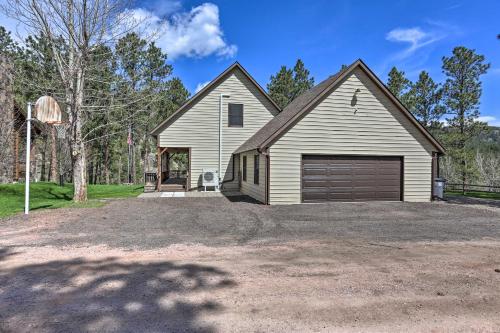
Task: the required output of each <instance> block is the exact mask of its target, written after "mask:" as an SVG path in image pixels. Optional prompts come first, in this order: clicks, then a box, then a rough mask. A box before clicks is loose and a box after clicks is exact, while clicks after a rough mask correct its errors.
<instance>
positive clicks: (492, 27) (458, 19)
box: [0, 0, 500, 126]
mask: <svg viewBox="0 0 500 333" xmlns="http://www.w3.org/2000/svg"><path fill="white" fill-rule="evenodd" d="M0 2H4V0H0ZM498 13H500V1H498V0H496V1H495V0H489V1H481V0H476V1H465V0H444V1H437V0H435V1H429V0H419V1H410V0H399V1H397V0H392V1H363V0H358V1H349V0H330V1H322V0H309V1H296V0H288V1H260V0H254V1H236V0H222V1H211V2H203V1H192V0H186V1H183V0H136V2H135V3H134V6H133V7H132V8H130V9H129V13H128V14H130V15H133V16H137V17H145V16H147V17H148V20H149V23H150V25H149V26H150V27H152V28H158V29H159V30H160V34H159V35H158V39H157V44H158V45H159V46H161V47H162V48H163V49H164V50H165V51H167V52H168V53H169V56H170V61H171V62H172V64H173V65H174V74H175V75H176V76H179V77H180V78H181V79H182V80H183V82H184V83H185V85H186V86H187V88H188V89H189V90H190V91H191V92H194V91H195V90H196V88H197V87H199V86H201V85H202V84H204V83H206V82H208V81H210V80H211V79H213V78H214V77H216V76H217V75H218V74H219V73H220V72H221V71H223V70H224V69H225V68H226V67H228V66H229V65H230V64H231V63H233V62H234V61H236V60H237V61H239V62H240V63H241V64H242V65H243V66H244V67H245V68H246V69H247V70H248V71H249V72H250V74H251V75H252V76H254V78H255V79H256V80H257V81H258V82H259V83H260V84H261V85H262V86H264V87H265V85H266V83H267V82H268V80H269V76H270V75H271V74H274V73H275V72H276V71H278V70H279V68H280V66H281V65H287V66H293V65H294V63H295V61H296V59H297V58H301V59H302V60H303V61H304V62H305V64H306V67H308V68H309V69H310V70H311V73H312V75H313V76H314V77H315V79H316V82H319V81H321V80H323V79H324V78H326V77H327V76H329V75H331V74H333V73H335V72H336V71H337V70H338V69H339V68H340V66H341V64H350V63H351V62H353V61H354V60H356V59H357V58H362V59H363V60H364V61H365V62H366V63H367V64H368V66H370V67H371V68H372V69H373V70H374V71H375V73H376V74H377V75H379V76H380V77H381V78H382V79H383V80H384V81H386V78H387V72H388V71H389V70H390V68H391V67H392V66H397V67H398V68H400V69H402V70H404V71H405V72H406V73H407V75H408V77H409V78H410V79H412V80H415V79H416V78H417V76H418V73H419V72H420V71H421V70H426V71H428V72H430V74H431V76H432V77H433V78H434V79H435V80H437V81H441V80H442V79H443V75H442V73H441V58H442V56H445V55H450V54H451V51H452V49H453V47H455V46H458V45H463V46H466V47H469V48H474V49H476V50H477V52H478V53H481V54H484V55H485V56H486V59H487V61H488V62H490V63H491V69H490V70H489V73H488V74H487V75H485V76H484V77H483V78H482V79H483V96H482V98H481V107H480V109H481V114H482V116H483V117H484V118H482V119H483V120H488V121H489V122H490V124H494V125H497V126H500V98H499V95H500V40H497V39H496V35H497V34H499V33H500V23H499V22H500V21H499V19H498ZM2 23H3V24H4V25H6V26H7V27H8V28H9V27H12V23H11V22H9V21H7V20H5V19H3V18H2Z"/></svg>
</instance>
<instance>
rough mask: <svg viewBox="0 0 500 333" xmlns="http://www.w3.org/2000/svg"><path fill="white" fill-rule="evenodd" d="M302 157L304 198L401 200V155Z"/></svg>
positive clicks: (309, 199) (319, 200) (308, 200)
mask: <svg viewBox="0 0 500 333" xmlns="http://www.w3.org/2000/svg"><path fill="white" fill-rule="evenodd" d="M302 161H303V162H302V200H303V201H304V202H324V201H369V200H385V201H387V200H390V201H398V200H401V184H402V174H401V172H402V171H401V170H402V168H401V166H402V160H401V158H400V157H379V156H376V157H375V156H327V155H321V156H314V155H305V156H303V160H302Z"/></svg>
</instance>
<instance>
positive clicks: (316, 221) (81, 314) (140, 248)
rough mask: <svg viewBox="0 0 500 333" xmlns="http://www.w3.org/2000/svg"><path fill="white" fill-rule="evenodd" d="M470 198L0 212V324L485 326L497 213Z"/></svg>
mask: <svg viewBox="0 0 500 333" xmlns="http://www.w3.org/2000/svg"><path fill="white" fill-rule="evenodd" d="M240 199H241V198H240ZM455 202H456V201H455ZM477 203H478V202H469V203H468V204H466V205H465V204H449V203H335V204H320V205H293V206H263V205H259V204H255V203H252V202H251V201H250V200H240V201H238V202H230V201H229V200H227V199H225V198H178V199H177V198H168V199H167V198H158V199H125V200H115V201H111V202H110V203H109V204H107V205H106V206H105V207H102V208H92V209H59V210H49V211H43V212H42V211H40V212H34V213H33V215H32V216H31V217H30V218H29V220H26V219H24V218H23V217H22V216H17V217H14V218H11V219H9V220H2V221H0V332H3V331H5V332H33V331H37V332H67V331H72V332H88V331H93V332H107V331H109V332H137V331H145V332H241V331H248V332H267V331H274V332H290V331H298V332H331V331H340V332H359V331H374V332H377V331H379V332H387V331H394V332H396V331H413V332H424V331H425V332H427V331H433V330H434V331H439V332H448V331H449V332H460V331H462V332H469V331H471V332H498V331H500V209H499V208H497V207H495V205H492V204H483V202H480V203H481V204H477ZM496 270H497V271H498V272H497V271H496Z"/></svg>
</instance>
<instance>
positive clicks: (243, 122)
mask: <svg viewBox="0 0 500 333" xmlns="http://www.w3.org/2000/svg"><path fill="white" fill-rule="evenodd" d="M231 105H241V125H240V124H231V119H232V118H235V117H234V116H233V117H231ZM244 115H245V110H244V106H243V103H228V104H227V127H243V125H244V124H245V117H244ZM236 118H239V117H236Z"/></svg>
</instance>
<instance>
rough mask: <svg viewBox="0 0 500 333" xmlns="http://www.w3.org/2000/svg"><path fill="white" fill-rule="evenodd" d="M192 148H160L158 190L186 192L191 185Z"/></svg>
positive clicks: (158, 156)
mask: <svg viewBox="0 0 500 333" xmlns="http://www.w3.org/2000/svg"><path fill="white" fill-rule="evenodd" d="M190 156H191V149H190V148H179V147H175V148H174V147H158V150H157V161H158V170H157V179H156V190H157V191H159V192H186V191H189V189H190V188H189V187H190V186H189V184H190V172H189V165H190Z"/></svg>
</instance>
